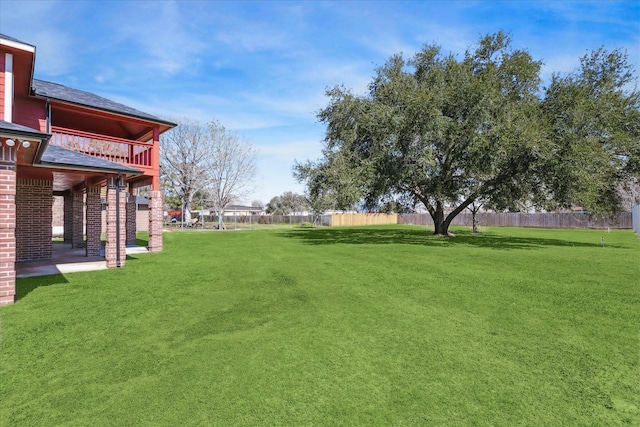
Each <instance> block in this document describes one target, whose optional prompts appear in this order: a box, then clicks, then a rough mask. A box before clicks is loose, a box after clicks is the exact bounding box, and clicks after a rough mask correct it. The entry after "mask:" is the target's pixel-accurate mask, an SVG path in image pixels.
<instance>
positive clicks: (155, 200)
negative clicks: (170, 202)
mask: <svg viewBox="0 0 640 427" xmlns="http://www.w3.org/2000/svg"><path fill="white" fill-rule="evenodd" d="M148 199H149V252H159V251H161V250H162V220H163V218H162V215H163V198H162V191H149V195H148Z"/></svg>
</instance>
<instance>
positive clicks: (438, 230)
mask: <svg viewBox="0 0 640 427" xmlns="http://www.w3.org/2000/svg"><path fill="white" fill-rule="evenodd" d="M429 213H430V214H431V219H433V226H434V229H433V234H438V235H441V236H448V235H449V224H451V220H446V219H445V217H444V206H442V203H440V202H437V203H436V207H435V210H434V211H433V212H431V211H430V212H429Z"/></svg>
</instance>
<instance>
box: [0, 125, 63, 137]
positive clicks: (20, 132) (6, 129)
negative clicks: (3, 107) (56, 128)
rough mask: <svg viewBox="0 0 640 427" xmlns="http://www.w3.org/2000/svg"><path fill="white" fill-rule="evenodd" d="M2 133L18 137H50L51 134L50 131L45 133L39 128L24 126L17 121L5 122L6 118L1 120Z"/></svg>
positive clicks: (0, 128) (0, 129) (0, 130)
mask: <svg viewBox="0 0 640 427" xmlns="http://www.w3.org/2000/svg"><path fill="white" fill-rule="evenodd" d="M0 133H2V134H7V135H11V136H16V137H20V136H21V137H24V138H35V139H49V138H50V136H51V135H49V134H48V133H43V132H40V131H39V130H36V129H32V128H30V127H26V126H22V125H19V124H16V123H10V122H5V121H4V120H0Z"/></svg>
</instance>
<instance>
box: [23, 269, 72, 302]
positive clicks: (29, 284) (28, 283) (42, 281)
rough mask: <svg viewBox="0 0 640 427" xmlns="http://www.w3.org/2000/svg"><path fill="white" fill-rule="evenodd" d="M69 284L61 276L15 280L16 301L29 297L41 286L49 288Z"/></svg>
mask: <svg viewBox="0 0 640 427" xmlns="http://www.w3.org/2000/svg"><path fill="white" fill-rule="evenodd" d="M64 283H69V282H68V281H67V279H66V278H65V277H64V275H63V274H50V275H47V276H35V277H25V278H21V279H17V280H16V299H17V300H21V299H22V298H24V297H26V296H27V295H29V294H30V293H31V292H32V291H34V290H36V289H38V288H39V287H41V286H51V285H60V284H64Z"/></svg>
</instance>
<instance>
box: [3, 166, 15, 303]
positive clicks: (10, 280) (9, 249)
mask: <svg viewBox="0 0 640 427" xmlns="http://www.w3.org/2000/svg"><path fill="white" fill-rule="evenodd" d="M15 198H16V173H15V171H14V170H13V165H11V166H7V165H0V305H5V304H13V303H14V301H15V295H16V262H15V261H16V235H15V228H16V203H15Z"/></svg>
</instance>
